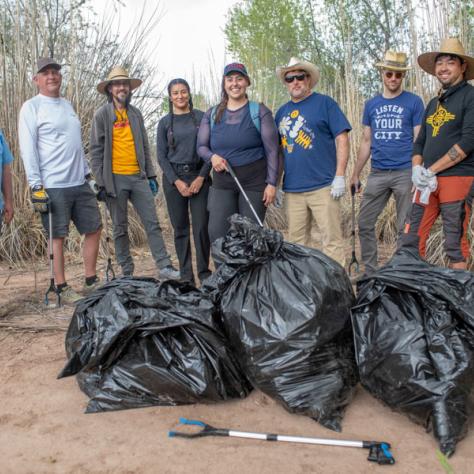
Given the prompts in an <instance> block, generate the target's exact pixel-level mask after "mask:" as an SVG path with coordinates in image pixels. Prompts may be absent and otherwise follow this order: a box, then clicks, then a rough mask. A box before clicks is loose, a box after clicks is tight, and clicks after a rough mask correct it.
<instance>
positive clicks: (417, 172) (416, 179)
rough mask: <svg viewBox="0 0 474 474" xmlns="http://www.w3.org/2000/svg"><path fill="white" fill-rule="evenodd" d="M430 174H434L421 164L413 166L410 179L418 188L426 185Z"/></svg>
mask: <svg viewBox="0 0 474 474" xmlns="http://www.w3.org/2000/svg"><path fill="white" fill-rule="evenodd" d="M432 176H434V173H433V172H432V171H429V170H427V169H426V168H425V167H424V166H421V165H416V166H414V167H413V170H412V172H411V180H412V182H413V184H414V185H415V187H416V188H417V189H420V190H421V189H423V188H426V186H428V180H429V179H430V178H431V177H432Z"/></svg>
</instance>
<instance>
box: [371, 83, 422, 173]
mask: <svg viewBox="0 0 474 474" xmlns="http://www.w3.org/2000/svg"><path fill="white" fill-rule="evenodd" d="M423 112H424V106H423V102H422V100H421V99H420V98H419V97H418V96H417V95H415V94H412V93H411V92H407V91H403V92H402V93H401V94H400V95H398V96H397V97H394V98H391V99H386V98H384V97H383V96H382V95H377V96H375V97H373V98H372V99H370V100H368V101H367V102H366V104H365V108H364V115H363V118H362V124H363V125H366V126H368V127H370V131H371V146H370V151H371V154H372V168H375V169H380V170H384V169H385V170H387V169H405V168H411V158H412V154H413V140H414V136H413V127H416V126H417V125H420V124H421V122H422V120H423Z"/></svg>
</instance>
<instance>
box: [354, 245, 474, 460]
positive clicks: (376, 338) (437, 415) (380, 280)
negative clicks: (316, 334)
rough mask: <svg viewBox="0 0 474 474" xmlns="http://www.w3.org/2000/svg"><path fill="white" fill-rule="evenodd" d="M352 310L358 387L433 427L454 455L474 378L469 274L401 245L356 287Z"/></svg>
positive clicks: (473, 293)
mask: <svg viewBox="0 0 474 474" xmlns="http://www.w3.org/2000/svg"><path fill="white" fill-rule="evenodd" d="M358 290H359V291H358V298H357V303H356V305H355V307H354V308H353V310H352V322H353V329H354V340H355V347H356V357H357V365H358V367H359V374H360V380H361V383H362V385H363V386H364V387H365V388H366V389H367V390H368V391H369V392H370V393H371V394H372V395H374V396H375V397H377V398H379V399H381V400H382V401H383V402H385V403H386V404H387V405H388V406H390V407H391V408H394V409H396V410H399V411H402V412H404V413H406V414H407V415H408V416H409V417H410V418H411V419H413V420H414V421H416V422H418V423H421V424H423V425H424V426H425V427H426V428H427V429H428V430H432V431H433V434H434V436H435V438H436V439H437V440H438V443H439V446H440V449H441V451H442V452H443V453H444V454H447V455H451V454H452V453H453V452H454V450H455V447H456V443H457V442H458V441H459V440H460V439H461V438H462V437H463V436H464V435H465V434H466V431H467V428H468V416H469V413H470V411H471V404H472V399H471V398H470V397H471V389H472V386H473V382H474V370H473V369H474V275H473V274H472V273H470V272H465V271H459V270H449V269H446V268H440V267H435V266H433V265H430V264H428V263H427V262H425V261H424V260H421V259H420V258H419V257H418V256H417V255H416V254H414V253H412V252H410V251H409V250H402V251H400V252H399V253H398V254H396V255H395V256H394V257H393V258H392V260H391V261H390V262H389V263H388V264H387V265H386V266H385V267H383V268H381V269H380V270H379V271H378V272H376V273H375V274H373V275H372V276H371V277H370V278H369V279H367V280H366V281H362V282H360V284H359V288H358Z"/></svg>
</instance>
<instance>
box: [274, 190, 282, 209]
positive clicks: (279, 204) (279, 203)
mask: <svg viewBox="0 0 474 474" xmlns="http://www.w3.org/2000/svg"><path fill="white" fill-rule="evenodd" d="M283 199H284V194H283V190H282V189H281V188H277V192H276V196H275V201H273V205H274V206H275V207H276V208H277V209H280V208H281V207H283Z"/></svg>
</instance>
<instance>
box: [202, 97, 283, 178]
mask: <svg viewBox="0 0 474 474" xmlns="http://www.w3.org/2000/svg"><path fill="white" fill-rule="evenodd" d="M211 112H212V108H211V109H209V110H208V111H207V112H206V113H205V114H204V117H203V118H202V122H201V125H200V127H199V132H198V136H197V152H198V155H199V156H200V157H201V158H203V159H204V160H205V161H210V160H211V157H212V155H213V154H217V155H219V156H222V158H224V159H226V160H227V161H228V162H229V163H230V165H231V166H243V165H247V164H249V163H253V162H255V161H257V160H260V159H262V158H265V159H266V161H267V176H266V180H265V181H266V183H267V184H272V185H273V186H276V184H277V180H278V169H279V166H278V165H279V162H278V160H279V155H278V149H279V139H278V131H277V128H276V125H275V122H274V120H273V117H272V113H271V111H270V109H268V107H266V106H265V105H263V104H260V133H259V132H258V130H257V128H256V127H255V125H254V123H253V121H252V118H251V116H250V109H249V104H248V103H246V104H245V105H244V106H242V107H240V108H239V109H237V110H228V109H226V110H225V111H224V114H223V116H222V119H221V121H220V122H219V123H215V124H214V125H213V127H212V130H211V124H210V116H211Z"/></svg>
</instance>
